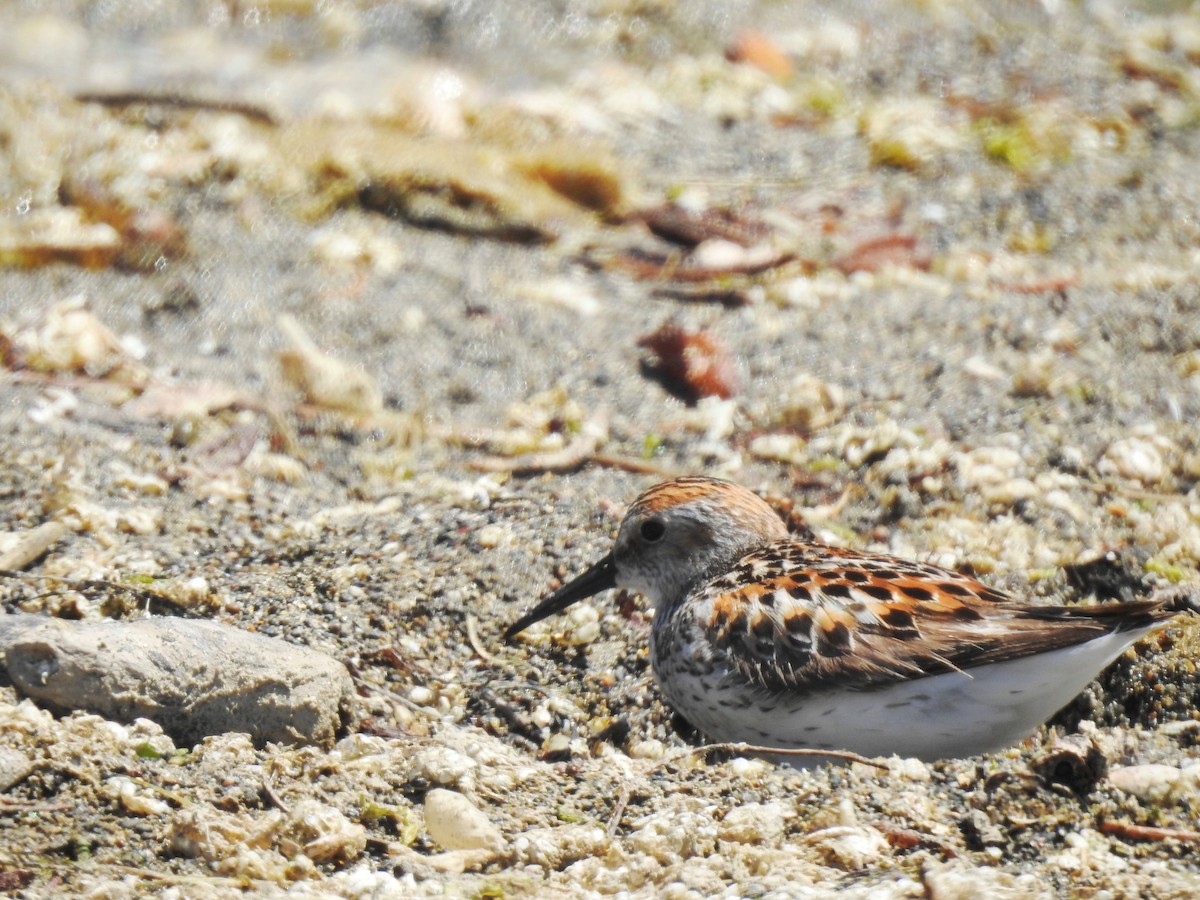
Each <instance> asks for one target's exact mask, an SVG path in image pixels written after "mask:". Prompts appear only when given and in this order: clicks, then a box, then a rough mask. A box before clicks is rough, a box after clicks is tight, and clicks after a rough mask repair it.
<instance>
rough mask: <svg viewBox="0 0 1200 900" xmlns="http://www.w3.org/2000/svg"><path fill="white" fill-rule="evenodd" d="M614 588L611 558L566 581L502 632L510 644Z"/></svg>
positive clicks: (613, 567) (608, 557) (613, 569)
mask: <svg viewBox="0 0 1200 900" xmlns="http://www.w3.org/2000/svg"><path fill="white" fill-rule="evenodd" d="M616 586H617V569H616V566H614V565H613V557H612V554H611V553H610V554H608V556H606V557H604V559H602V560H600V562H598V563H596V564H595V565H594V566H592V567H591V568H590V569H588V570H587V571H586V572H584V573H583V574H582V575H580V576H579V577H578V578H576V579H574V580H573V581H568V582H567V583H566V584H564V585H563V586H562V587H560V588H559V589H558V590H557V591H555V592H554V593H553V594H551V595H550V596H549V597H547V598H546V599H545V600H543V601H542V602H541V603H539V604H538V605H537V606H535V607H534V608H533V609H531V610H530V611H529V612H527V613H525V615H523V616H521V618H519V619H517V621H515V622H513V623H512V624H511V625H510V626H508V630H507V631H506V632H504V639H505V640H506V641H510V640H512V639H513V638H514V637H515V636H516V635H518V634H520V633H521V632H522V631H524V630H525V629H526V628H528V627H529V626H530V625H532V624H533V623H534V622H540V621H542V619H545V618H549V617H550V616H552V615H554V614H555V613H558V612H562V611H563V610H564V609H566V608H567V607H568V606H570V605H571V604H572V603H576V602H578V601H580V600H584V599H586V598H587V597H591V596H592V595H593V594H598V593H600V592H601V591H607V590H608V589H609V588H615V587H616Z"/></svg>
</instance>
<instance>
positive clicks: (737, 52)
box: [725, 29, 792, 78]
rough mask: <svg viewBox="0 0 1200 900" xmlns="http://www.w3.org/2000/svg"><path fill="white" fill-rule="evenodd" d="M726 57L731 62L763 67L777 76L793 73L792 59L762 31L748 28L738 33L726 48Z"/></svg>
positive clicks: (770, 73)
mask: <svg viewBox="0 0 1200 900" xmlns="http://www.w3.org/2000/svg"><path fill="white" fill-rule="evenodd" d="M725 58H726V59H727V60H729V61H730V62H736V63H745V64H746V65H749V66H754V67H755V68H758V69H762V70H763V71H764V72H766V73H767V74H768V75H771V76H773V77H775V78H786V77H787V76H789V75H791V74H792V61H791V60H790V59H788V55H787V54H786V53H784V52H783V51H782V50H781V49H779V45H778V44H776V43H775V42H774V41H773V40H771V39H770V38H769V37H767V36H766V35H765V34H763V33H762V32H761V31H753V30H751V29H747V30H745V31H743V32H741V33H740V34H738V36H737V37H735V38H734V39H733V43H732V44H730V45H729V46H728V47H727V48H726V49H725Z"/></svg>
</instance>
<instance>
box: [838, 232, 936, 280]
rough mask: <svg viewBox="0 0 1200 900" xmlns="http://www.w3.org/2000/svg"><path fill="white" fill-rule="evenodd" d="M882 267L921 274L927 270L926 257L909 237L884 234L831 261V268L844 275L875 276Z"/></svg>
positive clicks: (927, 261)
mask: <svg viewBox="0 0 1200 900" xmlns="http://www.w3.org/2000/svg"><path fill="white" fill-rule="evenodd" d="M884 266H896V267H898V268H906V269H921V270H925V269H928V268H929V255H928V254H927V253H925V252H924V250H923V248H922V247H921V245H920V242H919V241H918V240H917V239H916V237H914V236H913V235H911V234H885V235H883V236H882V237H874V238H868V239H867V240H865V241H860V242H859V243H858V244H857V245H855V246H854V247H853V248H852V249H851V250H850V251H849V252H848V253H843V254H842V255H841V256H839V257H838V258H837V259H835V260H834V261H833V267H834V268H835V269H838V270H839V271H841V272H843V273H844V274H846V275H849V274H850V273H851V272H878V271H879V270H880V269H882V268H883V267H884Z"/></svg>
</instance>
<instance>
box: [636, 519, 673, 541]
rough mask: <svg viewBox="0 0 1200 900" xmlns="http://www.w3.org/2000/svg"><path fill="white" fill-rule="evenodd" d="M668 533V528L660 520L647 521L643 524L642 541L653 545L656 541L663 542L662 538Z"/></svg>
mask: <svg viewBox="0 0 1200 900" xmlns="http://www.w3.org/2000/svg"><path fill="white" fill-rule="evenodd" d="M666 533H667V526H666V525H664V524H663V523H662V522H661V521H660V520H659V519H647V520H646V521H645V522H643V523H642V539H643V540H646V541H649V542H650V543H651V544H653V543H654V542H655V541H661V540H662V536H663V535H664V534H666Z"/></svg>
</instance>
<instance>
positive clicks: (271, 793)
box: [262, 778, 291, 816]
mask: <svg viewBox="0 0 1200 900" xmlns="http://www.w3.org/2000/svg"><path fill="white" fill-rule="evenodd" d="M262 795H263V796H264V797H266V798H267V799H268V800H269V801H271V805H272V806H274V807H275V808H276V809H277V810H279V811H280V812H281V813H283V814H284V815H285V816H286V815H289V814H290V813H291V809H290V808H289V807H288V805H287V803H285V802H284V800H283V798H282V797H280V796H279V794H278V793H277V792H276V790H275V785H274V784H272V783H271V779H270V778H263V780H262Z"/></svg>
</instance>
